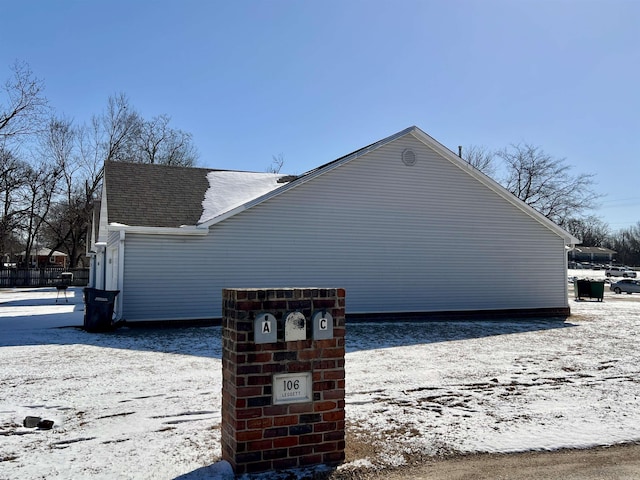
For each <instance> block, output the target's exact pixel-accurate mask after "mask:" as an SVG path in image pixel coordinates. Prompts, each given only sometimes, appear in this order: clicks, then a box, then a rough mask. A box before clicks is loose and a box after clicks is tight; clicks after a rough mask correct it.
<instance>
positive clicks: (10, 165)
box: [0, 143, 29, 255]
mask: <svg viewBox="0 0 640 480" xmlns="http://www.w3.org/2000/svg"><path fill="white" fill-rule="evenodd" d="M28 170H29V165H28V164H27V163H26V162H24V161H22V160H20V159H19V158H17V156H16V155H15V154H14V152H13V151H11V150H9V149H8V147H6V146H5V145H3V144H2V143H0V207H1V211H0V255H4V254H5V253H15V252H9V250H8V247H9V245H10V244H11V243H12V242H13V241H14V240H15V238H17V232H18V230H19V228H20V226H21V222H22V219H23V216H24V214H25V212H26V209H25V206H24V204H23V203H22V202H21V196H22V191H23V189H24V188H25V186H26V182H27V172H28Z"/></svg>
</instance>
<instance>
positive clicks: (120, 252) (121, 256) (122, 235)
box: [115, 230, 126, 320]
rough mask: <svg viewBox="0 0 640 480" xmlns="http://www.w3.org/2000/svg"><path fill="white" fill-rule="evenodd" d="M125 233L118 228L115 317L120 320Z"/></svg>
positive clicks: (122, 295)
mask: <svg viewBox="0 0 640 480" xmlns="http://www.w3.org/2000/svg"><path fill="white" fill-rule="evenodd" d="M125 236H126V233H125V231H124V230H120V241H119V243H118V287H117V289H118V290H120V293H119V294H118V296H117V297H116V309H115V319H116V320H122V310H123V307H122V306H123V305H124V301H123V297H124V240H125Z"/></svg>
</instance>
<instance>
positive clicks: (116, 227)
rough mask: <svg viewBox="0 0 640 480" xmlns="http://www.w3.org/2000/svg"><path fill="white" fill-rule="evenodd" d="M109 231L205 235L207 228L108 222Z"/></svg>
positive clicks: (207, 231)
mask: <svg viewBox="0 0 640 480" xmlns="http://www.w3.org/2000/svg"><path fill="white" fill-rule="evenodd" d="M107 229H108V230H109V231H111V232H117V231H124V232H128V233H143V234H146V235H185V236H186V235H206V234H207V233H209V229H208V228H203V227H197V226H192V225H187V226H184V227H141V226H130V225H122V224H109V225H108V226H107Z"/></svg>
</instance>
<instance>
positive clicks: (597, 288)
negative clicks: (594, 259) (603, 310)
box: [589, 281, 604, 302]
mask: <svg viewBox="0 0 640 480" xmlns="http://www.w3.org/2000/svg"><path fill="white" fill-rule="evenodd" d="M589 287H590V292H591V293H590V294H589V298H595V299H597V300H598V301H599V302H601V301H602V299H603V298H604V282H595V281H591V282H589Z"/></svg>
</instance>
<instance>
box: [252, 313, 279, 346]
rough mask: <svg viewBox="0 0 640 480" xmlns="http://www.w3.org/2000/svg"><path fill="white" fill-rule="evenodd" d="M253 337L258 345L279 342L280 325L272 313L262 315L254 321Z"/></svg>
mask: <svg viewBox="0 0 640 480" xmlns="http://www.w3.org/2000/svg"><path fill="white" fill-rule="evenodd" d="M253 322H254V323H253V337H254V341H255V342H256V343H275V342H277V341H278V323H277V321H276V317H274V316H273V314H271V313H261V314H259V315H258V316H256V318H255V320H254V321H253Z"/></svg>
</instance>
